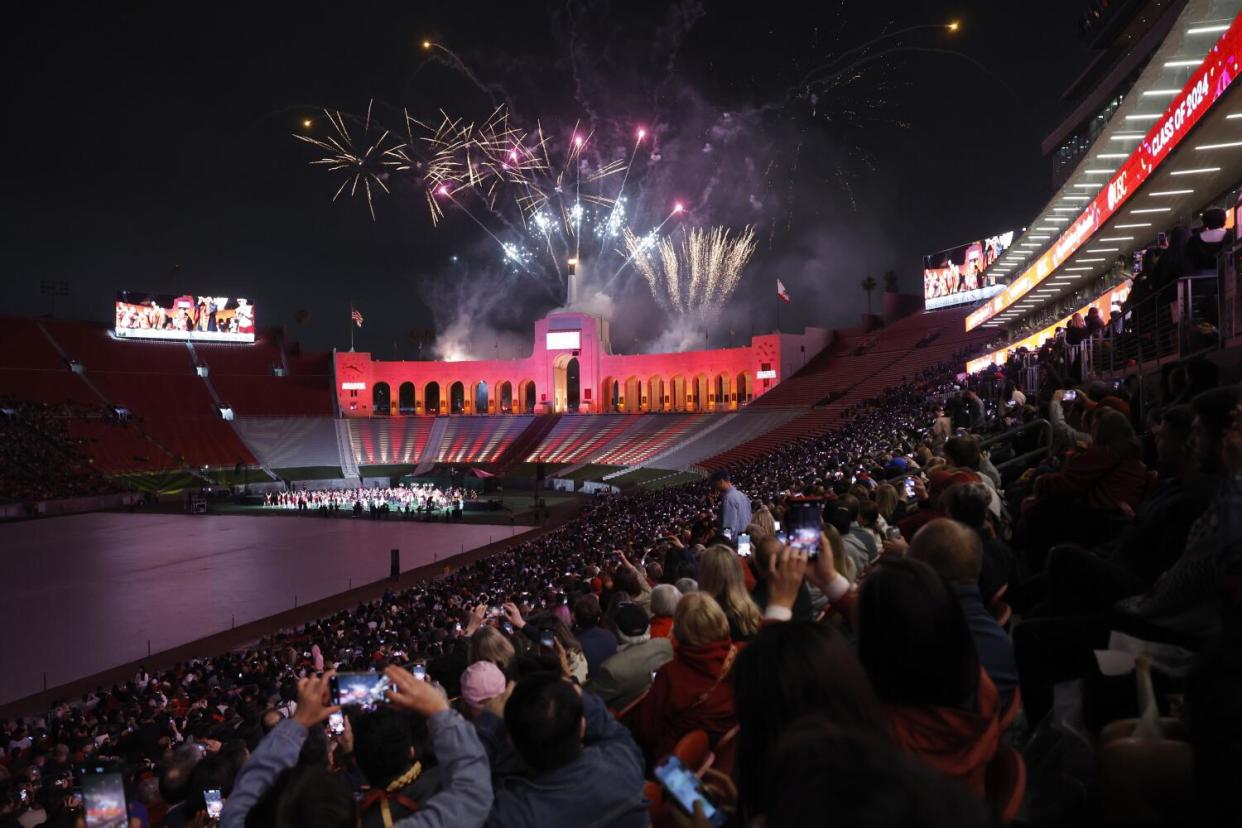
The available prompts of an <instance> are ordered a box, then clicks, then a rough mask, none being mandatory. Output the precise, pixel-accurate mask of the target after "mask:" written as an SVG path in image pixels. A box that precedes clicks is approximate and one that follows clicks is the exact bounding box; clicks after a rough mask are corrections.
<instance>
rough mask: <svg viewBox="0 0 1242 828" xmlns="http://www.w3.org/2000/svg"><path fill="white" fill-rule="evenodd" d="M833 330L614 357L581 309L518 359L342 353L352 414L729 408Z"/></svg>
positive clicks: (596, 323) (545, 330)
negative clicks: (441, 358) (433, 358)
mask: <svg viewBox="0 0 1242 828" xmlns="http://www.w3.org/2000/svg"><path fill="white" fill-rule="evenodd" d="M831 339H832V332H831V331H829V330H828V329H825V328H808V329H806V330H805V331H804V332H803V333H801V334H784V333H780V334H778V333H772V334H764V335H761V336H755V337H751V339H750V342H749V343H748V344H746V345H742V346H739V347H736V348H717V349H712V350H702V351H683V352H680V353H669V354H614V353H613V352H612V347H611V344H610V342H609V336H608V322H607V320H605V319H602V318H600V317H598V316H593V315H591V314H588V313H580V312H576V311H567V312H558V313H552V314H549V315H548V316H546V317H544V318H543V319H540V320H538V321H537V322H536V323H535V329H534V340H533V343H532V349H531V353H530V356H527V357H523V358H520V359H492V360H469V361H459V362H443V361H391V360H378V359H375V358H374V357H373V356H372V355H371V354H369V353H355V352H347V353H337V354H336V355H335V393H336V395H337V401H338V404H339V406H340V412H341V414H342V416H345V417H370V416H377V415H378V416H392V415H399V414H543V413H564V412H578V413H583V414H587V413H604V414H611V413H621V414H640V413H650V412H678V413H683V412H724V411H736V410H738V409H739V408H742V407H744V406H745V405H747V404H748V403H750V402H751V401H752V400H754V399H755V398H757V397H759V396H761V395H762V394H763V393H764V392H766V391H768V390H769V389H771V388H773V387H775V386H776V385H777V383H779V382H780V381H781V380H782V379H783V378H784V377H786V376H789V375H790V374H792V373H794V372H795V371H797V370H798V369H799V368H801V367H802V366H803V365H804V364H805V363H806V361H807V360H809V359H810V358H811V357H813V356H815V355H816V354H818V353H819V352H820V351H822V350H823V349H824V348H825V347H826V346H827V345H828V344H829V343H830V341H831Z"/></svg>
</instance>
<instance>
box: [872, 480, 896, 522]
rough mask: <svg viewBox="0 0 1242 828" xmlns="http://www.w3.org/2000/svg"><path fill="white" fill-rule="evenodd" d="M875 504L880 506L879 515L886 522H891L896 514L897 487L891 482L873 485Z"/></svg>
mask: <svg viewBox="0 0 1242 828" xmlns="http://www.w3.org/2000/svg"><path fill="white" fill-rule="evenodd" d="M875 505H877V506H879V507H880V517H882V518H884V522H885V523H886V524H890V523H892V522H893V515H895V514H897V489H896V487H895V486H893V484H892V483H881V484H880V485H879V486H876V487H875Z"/></svg>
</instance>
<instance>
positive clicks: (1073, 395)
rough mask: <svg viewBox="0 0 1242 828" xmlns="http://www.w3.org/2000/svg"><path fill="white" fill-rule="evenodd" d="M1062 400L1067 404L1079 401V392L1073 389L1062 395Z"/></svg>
mask: <svg viewBox="0 0 1242 828" xmlns="http://www.w3.org/2000/svg"><path fill="white" fill-rule="evenodd" d="M1061 399H1063V400H1065V401H1066V402H1073V401H1074V400H1076V399H1078V392H1077V391H1075V390H1074V389H1072V388H1071V389H1070V390H1069V391H1066V392H1065V394H1064V395H1062V397H1061Z"/></svg>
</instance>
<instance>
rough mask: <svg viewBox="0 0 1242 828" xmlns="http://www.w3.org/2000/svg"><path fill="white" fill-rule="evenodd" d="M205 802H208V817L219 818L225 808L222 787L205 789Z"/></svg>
mask: <svg viewBox="0 0 1242 828" xmlns="http://www.w3.org/2000/svg"><path fill="white" fill-rule="evenodd" d="M203 802H205V803H207V818H208V819H219V818H220V813H221V812H222V811H223V810H224V800H223V799H221V798H220V789H219V788H211V789H210V790H206V791H203Z"/></svg>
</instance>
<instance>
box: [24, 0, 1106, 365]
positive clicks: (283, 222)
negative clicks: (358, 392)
mask: <svg viewBox="0 0 1242 828" xmlns="http://www.w3.org/2000/svg"><path fill="white" fill-rule="evenodd" d="M815 5H819V4H815ZM812 6H813V4H809V3H795V2H777V1H776V0H765V2H759V3H756V2H750V3H736V2H710V1H705V2H703V3H701V4H695V3H680V4H670V3H665V2H645V0H644V1H640V2H634V0H630V2H601V3H582V2H577V1H576V0H575V1H574V2H570V3H568V4H565V3H550V4H543V3H535V2H530V3H524V2H518V3H514V2H506V3H503V4H492V3H479V2H475V3H444V2H438V3H427V2H424V3H411V2H404V3H395V2H394V3H379V2H351V3H315V2H301V3H296V4H295V3H280V2H270V3H252V4H245V5H242V4H237V5H233V4H227V3H226V4H197V5H185V4H149V5H147V6H145V8H142V10H141V11H123V10H121V8H122V7H119V6H116V5H112V4H83V6H82V7H80V8H78V9H77V10H75V11H69V10H67V9H66V8H65V7H63V6H60V5H59V4H23V5H22V6H21V10H20V12H18V11H12V12H10V21H9V22H10V25H8V26H6V29H7V34H6V37H5V47H4V49H5V55H4V60H5V62H6V64H7V69H6V75H7V78H8V88H9V95H8V99H9V104H8V107H7V112H6V115H7V117H6V121H7V123H8V139H9V140H8V144H9V146H10V150H9V157H8V163H7V164H6V171H5V178H6V181H5V186H4V194H5V198H4V202H3V203H4V213H5V215H4V221H3V227H4V228H5V235H4V245H3V248H4V252H5V255H4V261H5V267H4V274H5V276H6V284H7V285H8V289H7V290H6V291H5V300H4V303H3V305H2V306H0V310H2V311H3V312H5V313H19V314H42V313H48V312H54V313H55V314H56V315H57V316H68V317H73V318H79V319H88V320H92V321H97V322H101V323H110V321H111V316H112V308H111V302H112V299H113V294H114V292H115V291H116V290H118V289H129V290H139V291H156V292H176V293H182V292H188V293H201V294H212V295H230V296H238V295H241V296H245V297H247V298H249V299H250V300H251V301H252V302H254V303H255V305H256V308H257V314H258V322H259V325H260V327H261V328H263V327H267V326H271V325H277V324H287V325H288V326H289V329H290V332H291V334H292V335H293V336H294V337H295V338H300V339H302V340H303V341H304V342H306V343H307V344H308V345H311V346H314V347H332V346H337V347H348V327H347V324H348V312H349V311H348V309H349V304H350V302H351V301H352V302H353V303H354V305H355V306H357V307H358V308H359V309H360V310H362V312H363V313H364V314H365V316H366V324H365V326H364V327H363V328H362V329H361V330H360V331H358V342H357V344H358V348H359V349H360V350H363V349H367V350H371V351H373V352H374V353H375V354H376V355H377V356H381V357H390V356H393V355H394V354H398V355H403V356H413V355H414V354H416V353H417V351H416V349H415V346H414V345H413V344H412V342H411V341H410V339H409V337H408V335H407V334H408V332H410V331H418V330H424V329H428V328H433V327H434V328H436V329H438V330H440V331H443V330H444V329H445V328H447V327H449V326H450V325H452V324H453V323H454V322H456V323H457V324H458V326H459V327H461V326H462V325H463V324H464V325H465V326H466V328H468V329H469V330H472V331H474V332H475V333H476V336H475V339H476V341H475V342H473V343H472V347H473V349H474V350H475V351H476V352H478V353H480V354H486V353H487V352H488V351H491V350H492V349H493V348H494V347H501V348H505V349H511V348H513V347H517V346H516V345H515V344H514V343H517V342H522V341H525V340H527V339H528V337H529V330H530V324H531V322H532V321H533V320H534V319H535V318H537V317H538V316H539V315H541V314H543V313H545V312H547V311H548V310H549V309H551V308H553V307H555V305H556V302H555V301H554V300H553V293H554V292H555V291H553V290H550V289H549V288H548V287H547V286H546V284H545V285H544V286H542V287H541V286H539V285H536V284H533V283H532V280H531V277H529V276H524V275H522V274H520V273H506V272H505V270H504V269H503V268H502V267H501V264H500V257H499V255H498V251H497V249H496V246H495V244H494V243H493V242H491V241H490V239H487V238H486V237H485V234H484V233H483V232H482V231H481V230H480V229H479V228H478V227H477V226H475V225H474V224H473V223H471V222H470V220H469V219H467V218H465V217H464V216H462V215H460V214H456V215H454V214H450V215H449V216H448V217H447V218H446V220H445V221H444V222H443V223H442V224H441V225H440V226H439V227H438V228H433V226H432V225H431V222H430V220H429V217H428V213H427V209H426V206H425V204H424V202H423V198H422V195H421V194H420V193H419V192H418V190H417V187H416V186H414V185H413V184H411V183H410V182H408V181H407V182H404V183H402V184H401V185H399V186H394V193H393V195H391V196H387V197H380V198H378V199H377V202H376V211H377V215H378V220H376V221H372V219H371V217H370V214H369V213H368V211H367V209H366V205H365V202H363V201H359V200H357V199H355V200H353V201H350V200H348V199H344V198H343V199H342V200H341V201H338V202H337V203H336V204H333V203H332V202H331V196H332V193H333V192H334V190H335V189H336V187H337V184H338V180H337V179H333V178H331V177H330V176H329V175H328V174H327V173H325V172H323V171H321V170H316V169H313V168H311V167H309V166H308V162H309V161H310V160H311V159H312V158H314V153H313V152H312V151H311V150H310V148H308V147H306V146H305V145H303V144H301V143H300V142H297V141H295V140H293V138H292V137H291V134H292V133H294V132H298V131H300V129H301V122H302V120H303V118H306V117H310V118H312V119H314V120H315V124H314V127H313V128H312V129H313V130H322V129H324V124H323V119H322V116H321V115H320V114H319V112H318V107H322V106H327V107H330V108H333V109H337V108H339V109H341V110H344V111H349V112H356V113H361V112H364V111H365V110H366V106H367V102H368V100H370V99H372V98H373V99H374V100H375V106H376V112H377V113H381V115H383V116H384V117H392V113H394V112H396V111H399V109H400V108H401V107H402V106H405V107H409V108H410V109H411V111H412V113H414V114H417V115H419V116H420V117H423V118H431V119H434V118H436V115H435V113H436V111H437V110H438V109H441V108H442V109H445V110H448V111H452V112H460V113H462V114H463V115H466V116H467V117H473V118H481V117H483V116H485V115H486V114H487V112H488V110H490V108H491V105H490V102H489V96H492V97H497V98H498V99H500V98H503V99H506V100H508V101H509V103H510V106H511V108H512V110H513V112H514V114H515V117H519V118H521V119H522V120H523V121H524V122H527V123H529V122H533V121H534V120H535V119H536V118H538V119H540V120H541V121H542V122H543V124H544V127H545V129H548V130H549V131H554V132H557V133H559V134H568V133H569V132H570V131H572V128H573V124H574V122H575V120H576V119H579V118H581V119H582V120H583V122H584V124H586V125H587V126H589V127H591V128H594V129H596V130H597V134H599V135H600V136H601V137H604V136H610V135H623V134H625V133H626V132H627V131H630V130H632V129H633V125H635V124H640V123H641V124H645V125H650V128H651V129H652V131H653V132H654V133H655V134H656V135H657V136H658V137H657V146H656V149H657V151H658V152H659V153H660V159H661V160H660V163H659V165H658V169H657V168H656V167H655V166H652V164H651V163H649V162H648V163H647V164H646V166H644V167H643V169H642V170H639V169H638V167H637V166H636V167H635V174H636V181H637V183H638V184H639V185H640V186H646V187H647V189H646V191H645V195H644V198H645V199H646V200H647V202H648V203H649V204H651V205H659V204H662V203H667V200H668V199H669V198H670V197H674V196H676V197H684V198H686V199H687V201H688V203H689V204H690V209H689V215H688V216H687V220H688V221H691V222H693V223H696V224H710V223H719V224H726V225H730V226H734V227H739V226H741V225H743V224H747V223H753V224H755V225H756V227H757V232H758V233H759V236H760V239H761V242H760V247H759V250H758V252H757V253H756V255H755V257H754V259H753V260H752V262H751V264H750V265H749V267H748V269H747V271H746V274H745V277H744V281H743V284H742V286H741V288H740V289H739V291H738V293H737V295H736V296H735V297H734V298H733V299H732V300H731V301H730V303H729V304H728V305H727V306H726V308H725V309H724V311H723V313H722V315H721V317H720V319H719V320H718V321H717V323H716V325H715V328H716V330H714V331H712V332H708V333H707V335H708V336H711V337H712V340H711V344H713V345H715V344H722V342H723V340H724V339H727V338H728V337H729V331H730V330H732V331H734V335H735V336H736V337H737V338H738V339H740V338H741V337H743V336H745V335H748V334H750V333H752V332H758V331H761V330H766V329H770V328H771V327H772V325H773V324H774V322H775V313H776V301H775V296H774V294H775V290H774V283H775V279H776V278H778V277H779V278H781V279H782V280H783V281H784V283H785V284H786V286H787V287H788V288H789V290H790V291H791V293H792V294H793V296H794V299H795V303H794V304H793V305H792V306H787V307H785V308H783V309H782V319H781V322H782V325H783V327H785V329H787V330H790V329H793V328H794V327H795V326H800V325H803V324H812V323H814V324H823V325H830V326H831V325H841V324H849V323H850V322H852V321H854V320H856V319H857V316H858V314H859V312H861V311H862V310H863V308H864V305H865V297H864V295H863V293H862V291H861V290H860V289H859V288H858V282H859V281H860V280H861V279H862V278H863V277H864V276H866V275H872V276H874V277H875V278H876V279H877V280H879V279H880V277H881V275H882V274H883V272H884V271H885V270H888V269H895V270H896V271H898V273H899V274H900V277H901V283H902V286H903V288H905V289H907V290H911V291H913V290H921V274H920V265H921V261H920V257H921V256H922V254H924V253H927V252H931V251H933V250H937V249H940V248H944V247H949V246H952V245H955V244H959V243H964V242H967V241H970V240H972V239H975V238H978V237H980V236H983V235H988V234H992V233H996V232H1001V231H1003V230H1007V229H1014V228H1016V227H1018V226H1020V225H1021V224H1022V223H1023V222H1025V221H1027V220H1029V218H1030V217H1031V216H1032V215H1034V211H1035V210H1036V209H1038V208H1039V207H1040V206H1041V205H1042V204H1043V202H1044V201H1045V200H1046V198H1047V197H1048V195H1049V192H1050V179H1051V173H1050V170H1049V166H1048V163H1047V162H1046V161H1045V160H1044V159H1043V158H1041V156H1040V154H1039V144H1040V141H1041V140H1042V139H1043V138H1044V137H1045V136H1046V135H1047V134H1048V132H1049V131H1051V129H1052V128H1053V127H1055V126H1056V125H1057V124H1058V123H1059V122H1060V119H1061V117H1062V116H1063V114H1064V113H1065V111H1066V109H1067V107H1066V105H1065V104H1064V102H1062V101H1060V95H1061V93H1062V91H1063V90H1064V89H1065V88H1066V87H1067V86H1068V84H1069V82H1070V81H1071V80H1073V78H1075V77H1076V76H1077V75H1078V74H1079V73H1080V72H1081V71H1082V70H1083V68H1085V66H1086V65H1087V63H1088V62H1089V60H1090V59H1091V57H1092V55H1091V53H1090V52H1089V51H1088V50H1086V49H1085V48H1084V47H1083V45H1082V44H1081V42H1080V40H1079V38H1078V35H1077V27H1076V22H1077V17H1078V15H1079V13H1080V12H1081V10H1082V7H1083V2H1082V0H1043V1H1042V2H1040V3H1037V4H1036V3H1025V2H1019V0H981V1H980V2H960V3H956V4H954V3H947V4H946V3H936V2H893V3H874V4H863V3H856V2H848V3H841V4H840V5H836V4H831V3H828V4H822V6H821V7H820V8H812ZM19 15H20V16H22V17H23V19H21V20H18V19H17V17H18V16H19ZM949 20H959V21H960V22H961V30H960V32H958V33H957V34H954V35H950V34H948V33H947V32H942V31H939V30H935V31H933V30H923V31H919V32H912V33H910V34H908V35H905V36H903V37H902V38H901V39H900V41H899V42H900V43H901V44H904V45H906V46H915V47H919V48H927V49H934V50H956V51H959V52H960V53H961V54H956V55H953V54H944V53H942V52H938V51H937V52H928V51H925V52H917V53H916V52H902V53H898V54H894V55H891V56H890V57H888V58H886V59H884V60H882V61H876V62H875V63H872V64H869V65H868V66H867V67H866V69H865V71H864V72H862V73H861V77H860V78H859V80H857V81H856V82H855V83H853V84H851V85H849V86H848V87H846V88H845V89H844V90H842V91H841V92H840V93H839V94H834V95H828V96H825V98H824V99H821V100H819V101H817V102H816V105H815V106H814V111H812V106H811V104H810V103H809V102H808V101H807V100H805V99H797V100H794V101H793V102H787V96H786V91H787V90H788V89H790V88H791V87H794V86H795V84H796V83H797V81H798V79H799V78H801V77H802V76H803V75H804V73H805V72H806V71H807V70H808V69H809V68H811V67H812V66H814V65H816V64H819V63H822V62H823V61H825V60H827V59H829V58H830V57H831V56H832V55H833V54H834V53H836V54H839V53H841V52H843V51H845V50H847V49H849V48H851V47H853V46H855V45H857V44H858V43H859V42H861V41H864V40H867V39H869V38H871V37H874V36H875V35H877V34H880V33H881V32H882V31H884V30H885V28H886V27H887V28H888V29H889V30H897V29H902V28H905V27H907V26H911V25H916V24H925V23H939V22H944V21H949ZM425 38H429V39H431V40H433V41H435V42H437V43H443V44H445V45H446V46H447V47H449V48H450V49H452V50H453V52H454V53H456V54H457V55H459V56H460V57H461V59H462V61H463V62H464V63H465V64H466V65H467V66H468V67H469V68H470V70H471V71H473V73H474V74H475V76H476V77H477V78H478V79H479V80H480V81H482V82H483V84H484V85H485V86H487V87H488V89H489V91H488V92H484V91H483V90H480V89H479V88H478V87H477V86H475V85H474V84H472V83H471V82H470V81H469V80H468V79H466V78H465V77H463V75H462V73H461V72H459V71H456V70H454V69H452V68H451V67H449V66H446V65H445V64H444V62H442V61H436V60H431V59H429V58H428V52H426V51H424V50H423V49H422V48H421V47H420V44H421V42H422V41H423V40H424V39H425ZM725 113H728V115H725ZM721 124H728V125H730V129H731V130H732V132H731V133H730V134H729V136H728V140H720V141H713V140H712V136H713V134H716V135H717V137H719V134H718V133H712V134H709V132H710V129H711V127H712V126H713V125H715V126H716V127H720V126H721ZM708 144H712V146H708ZM644 176H645V177H644ZM679 178H680V180H679ZM635 192H636V197H637V193H638V192H639V191H638V190H636V191H635ZM651 209H652V210H654V209H655V208H651ZM660 209H663V208H662V207H661V208H660ZM661 217H662V216H661ZM454 256H456V257H457V258H456V260H454V258H453V257H454ZM43 280H64V281H66V282H67V283H68V286H69V291H70V295H69V296H68V297H55V298H53V297H49V296H47V295H44V294H43V293H41V290H40V284H41V282H42V281H43ZM612 298H613V307H614V311H613V319H612V325H613V342H614V347H615V349H616V350H619V351H625V350H631V349H633V348H638V347H643V343H644V342H646V341H648V340H650V339H652V338H653V337H655V336H656V335H657V334H659V333H660V332H661V331H662V330H663V328H664V321H665V320H664V319H663V318H662V316H661V314H660V313H659V311H658V310H657V309H656V307H655V305H654V304H653V302H652V301H651V299H650V297H649V296H648V295H647V292H646V288H645V285H644V284H643V283H642V281H641V279H637V278H635V279H630V280H628V281H626V280H622V284H620V285H618V286H617V288H616V289H615V291H614V293H613V297H612ZM53 303H54V304H53ZM299 310H306V311H307V312H309V315H310V318H309V320H308V321H306V322H305V323H303V324H298V323H297V322H295V314H296V313H297V311H299ZM484 340H486V341H484ZM502 340H503V341H504V344H503V345H501V344H500V342H501V341H502Z"/></svg>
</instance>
